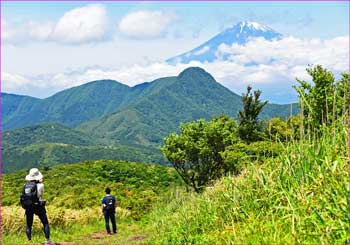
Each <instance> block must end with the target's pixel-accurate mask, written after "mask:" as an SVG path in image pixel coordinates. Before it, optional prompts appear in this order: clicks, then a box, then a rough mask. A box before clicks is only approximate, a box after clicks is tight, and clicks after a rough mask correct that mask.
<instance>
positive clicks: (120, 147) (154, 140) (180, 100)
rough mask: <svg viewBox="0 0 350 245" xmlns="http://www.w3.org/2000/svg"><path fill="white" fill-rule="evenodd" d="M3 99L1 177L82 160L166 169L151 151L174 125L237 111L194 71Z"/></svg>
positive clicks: (230, 98)
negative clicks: (147, 164)
mask: <svg viewBox="0 0 350 245" xmlns="http://www.w3.org/2000/svg"><path fill="white" fill-rule="evenodd" d="M2 97H3V128H4V129H5V130H7V131H5V132H4V133H3V135H4V139H3V145H4V150H3V163H4V164H3V166H4V168H3V169H4V171H5V172H9V171H14V170H16V169H21V168H27V167H31V166H34V165H35V164H42V165H49V166H52V165H55V164H58V163H72V162H78V161H83V160H89V159H123V160H132V161H144V162H158V163H166V162H165V160H164V158H163V157H162V155H161V154H160V152H159V150H157V149H156V148H157V147H158V146H159V145H160V144H161V143H162V140H163V138H164V137H165V136H167V135H168V134H169V133H170V132H171V131H176V130H177V129H178V126H179V124H180V123H181V122H187V121H193V120H196V119H199V118H205V119H209V118H211V117H213V116H218V115H220V114H223V113H224V114H227V115H230V116H232V117H234V118H235V117H236V115H237V113H238V111H239V110H240V109H241V107H242V102H241V97H240V96H239V95H237V94H235V93H233V92H231V91H230V90H228V89H227V88H225V87H223V86H222V85H220V84H219V83H217V82H216V81H215V79H214V78H213V77H212V76H211V75H210V74H209V73H207V72H206V71H204V70H203V69H201V68H197V67H195V68H188V69H186V70H184V71H183V72H181V73H180V74H179V75H178V76H176V77H165V78H160V79H157V80H155V81H153V82H149V83H143V84H140V85H137V86H135V87H128V86H126V85H123V84H120V83H118V82H116V81H112V80H101V81H94V82H90V83H87V84H84V85H81V86H78V87H74V88H71V89H67V90H64V91H62V92H59V93H57V94H55V95H53V96H51V97H49V98H46V99H36V98H32V97H27V96H18V95H11V94H2ZM296 108H297V106H294V109H293V112H294V113H295V112H297V110H296ZM290 110H291V109H290V105H276V104H268V105H267V106H266V107H265V108H264V111H263V113H262V115H261V116H262V118H271V117H274V116H281V117H287V116H289V115H290ZM74 128H75V129H74ZM11 129H16V130H11ZM8 130H10V131H8ZM109 146H110V148H108V147H109ZM133 152H134V153H133Z"/></svg>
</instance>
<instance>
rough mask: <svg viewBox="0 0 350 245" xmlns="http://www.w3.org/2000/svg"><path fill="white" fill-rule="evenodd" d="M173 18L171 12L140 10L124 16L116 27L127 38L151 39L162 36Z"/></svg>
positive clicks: (174, 16) (173, 15)
mask: <svg viewBox="0 0 350 245" xmlns="http://www.w3.org/2000/svg"><path fill="white" fill-rule="evenodd" d="M175 19H176V15H175V14H173V13H166V12H162V11H146V10H140V11H135V12H131V13H129V14H128V15H126V16H124V17H123V18H122V20H121V21H120V23H119V26H118V28H119V31H120V32H121V33H122V34H123V35H125V36H127V37H129V38H135V39H152V38H158V37H161V36H163V35H164V34H165V33H166V31H167V29H168V27H169V26H170V24H172V22H173V21H174V20H175Z"/></svg>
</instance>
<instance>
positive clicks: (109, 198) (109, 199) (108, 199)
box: [105, 196, 115, 211]
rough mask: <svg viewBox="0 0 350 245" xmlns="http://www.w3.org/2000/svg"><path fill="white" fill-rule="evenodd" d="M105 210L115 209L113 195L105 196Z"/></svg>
mask: <svg viewBox="0 0 350 245" xmlns="http://www.w3.org/2000/svg"><path fill="white" fill-rule="evenodd" d="M105 209H106V210H107V211H112V210H113V211H114V209H115V198H114V197H113V196H106V207H105Z"/></svg>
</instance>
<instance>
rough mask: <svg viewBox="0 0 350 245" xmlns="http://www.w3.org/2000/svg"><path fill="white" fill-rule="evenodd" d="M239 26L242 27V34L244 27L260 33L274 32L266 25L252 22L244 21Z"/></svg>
mask: <svg viewBox="0 0 350 245" xmlns="http://www.w3.org/2000/svg"><path fill="white" fill-rule="evenodd" d="M238 25H240V27H241V32H242V31H243V28H244V27H247V28H249V29H255V30H260V31H271V30H272V29H271V28H269V27H267V26H265V25H262V24H259V23H257V22H251V21H242V22H240V23H238Z"/></svg>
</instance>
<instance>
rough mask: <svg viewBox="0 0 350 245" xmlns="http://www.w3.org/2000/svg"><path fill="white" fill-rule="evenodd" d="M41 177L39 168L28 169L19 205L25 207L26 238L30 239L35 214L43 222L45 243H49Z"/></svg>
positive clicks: (48, 227) (48, 228)
mask: <svg viewBox="0 0 350 245" xmlns="http://www.w3.org/2000/svg"><path fill="white" fill-rule="evenodd" d="M43 178H44V176H43V175H42V174H41V173H40V171H39V169H37V168H32V169H31V170H29V174H28V175H27V176H26V177H25V180H26V181H28V182H27V183H26V184H25V185H24V187H23V191H22V195H21V205H22V207H23V208H24V209H25V214H26V221H27V228H26V234H27V238H28V240H29V241H31V240H32V226H33V219H34V214H35V215H37V216H38V217H39V219H40V221H41V223H42V224H43V227H44V233H45V238H46V241H45V244H50V243H51V241H50V226H49V221H48V219H47V215H46V209H45V201H44V199H43V193H44V184H43V183H42V182H43Z"/></svg>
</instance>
